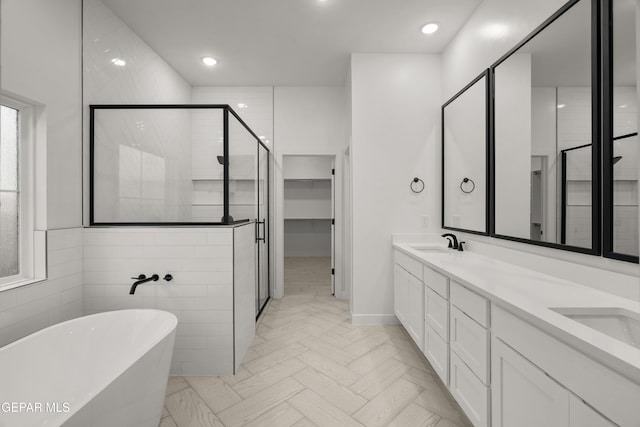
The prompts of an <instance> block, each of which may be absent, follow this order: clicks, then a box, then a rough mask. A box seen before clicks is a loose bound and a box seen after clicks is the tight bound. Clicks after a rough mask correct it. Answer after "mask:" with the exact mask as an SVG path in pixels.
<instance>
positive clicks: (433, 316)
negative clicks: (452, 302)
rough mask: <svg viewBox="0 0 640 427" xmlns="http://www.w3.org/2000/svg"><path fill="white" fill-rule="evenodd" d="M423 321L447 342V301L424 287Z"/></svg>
mask: <svg viewBox="0 0 640 427" xmlns="http://www.w3.org/2000/svg"><path fill="white" fill-rule="evenodd" d="M424 320H425V321H426V322H427V324H428V325H429V326H431V327H432V328H433V330H434V331H436V332H437V333H438V335H440V337H441V338H442V339H443V340H445V342H449V301H447V300H446V299H444V298H442V297H441V296H440V295H438V294H437V293H435V292H434V291H433V289H431V288H430V287H428V286H425V287H424Z"/></svg>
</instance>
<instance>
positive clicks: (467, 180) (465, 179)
mask: <svg viewBox="0 0 640 427" xmlns="http://www.w3.org/2000/svg"><path fill="white" fill-rule="evenodd" d="M467 182H470V183H471V190H469V191H467V190H465V189H464V187H463V186H464V184H466V183H467ZM475 189H476V183H475V182H473V180H472V179H471V178H466V177H465V178H462V182H461V183H460V191H462V192H463V193H466V194H469V193H473V190H475Z"/></svg>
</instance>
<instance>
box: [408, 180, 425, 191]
mask: <svg viewBox="0 0 640 427" xmlns="http://www.w3.org/2000/svg"><path fill="white" fill-rule="evenodd" d="M409 186H410V187H411V191H413V192H414V193H422V190H424V181H423V180H421V179H420V178H418V177H416V178H413V181H411V184H410V185H409Z"/></svg>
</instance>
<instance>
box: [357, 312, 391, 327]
mask: <svg viewBox="0 0 640 427" xmlns="http://www.w3.org/2000/svg"><path fill="white" fill-rule="evenodd" d="M351 323H353V324H354V325H398V324H400V322H399V321H398V318H397V317H396V316H395V314H353V313H351Z"/></svg>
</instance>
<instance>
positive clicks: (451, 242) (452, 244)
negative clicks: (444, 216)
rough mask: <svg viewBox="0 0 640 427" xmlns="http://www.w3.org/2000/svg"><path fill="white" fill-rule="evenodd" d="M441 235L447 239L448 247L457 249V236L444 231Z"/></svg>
mask: <svg viewBox="0 0 640 427" xmlns="http://www.w3.org/2000/svg"><path fill="white" fill-rule="evenodd" d="M442 237H446V238H447V240H449V247H450V248H452V249H458V238H457V237H456V235H455V234H452V233H444V234H443V235H442ZM452 239H453V240H452Z"/></svg>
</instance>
